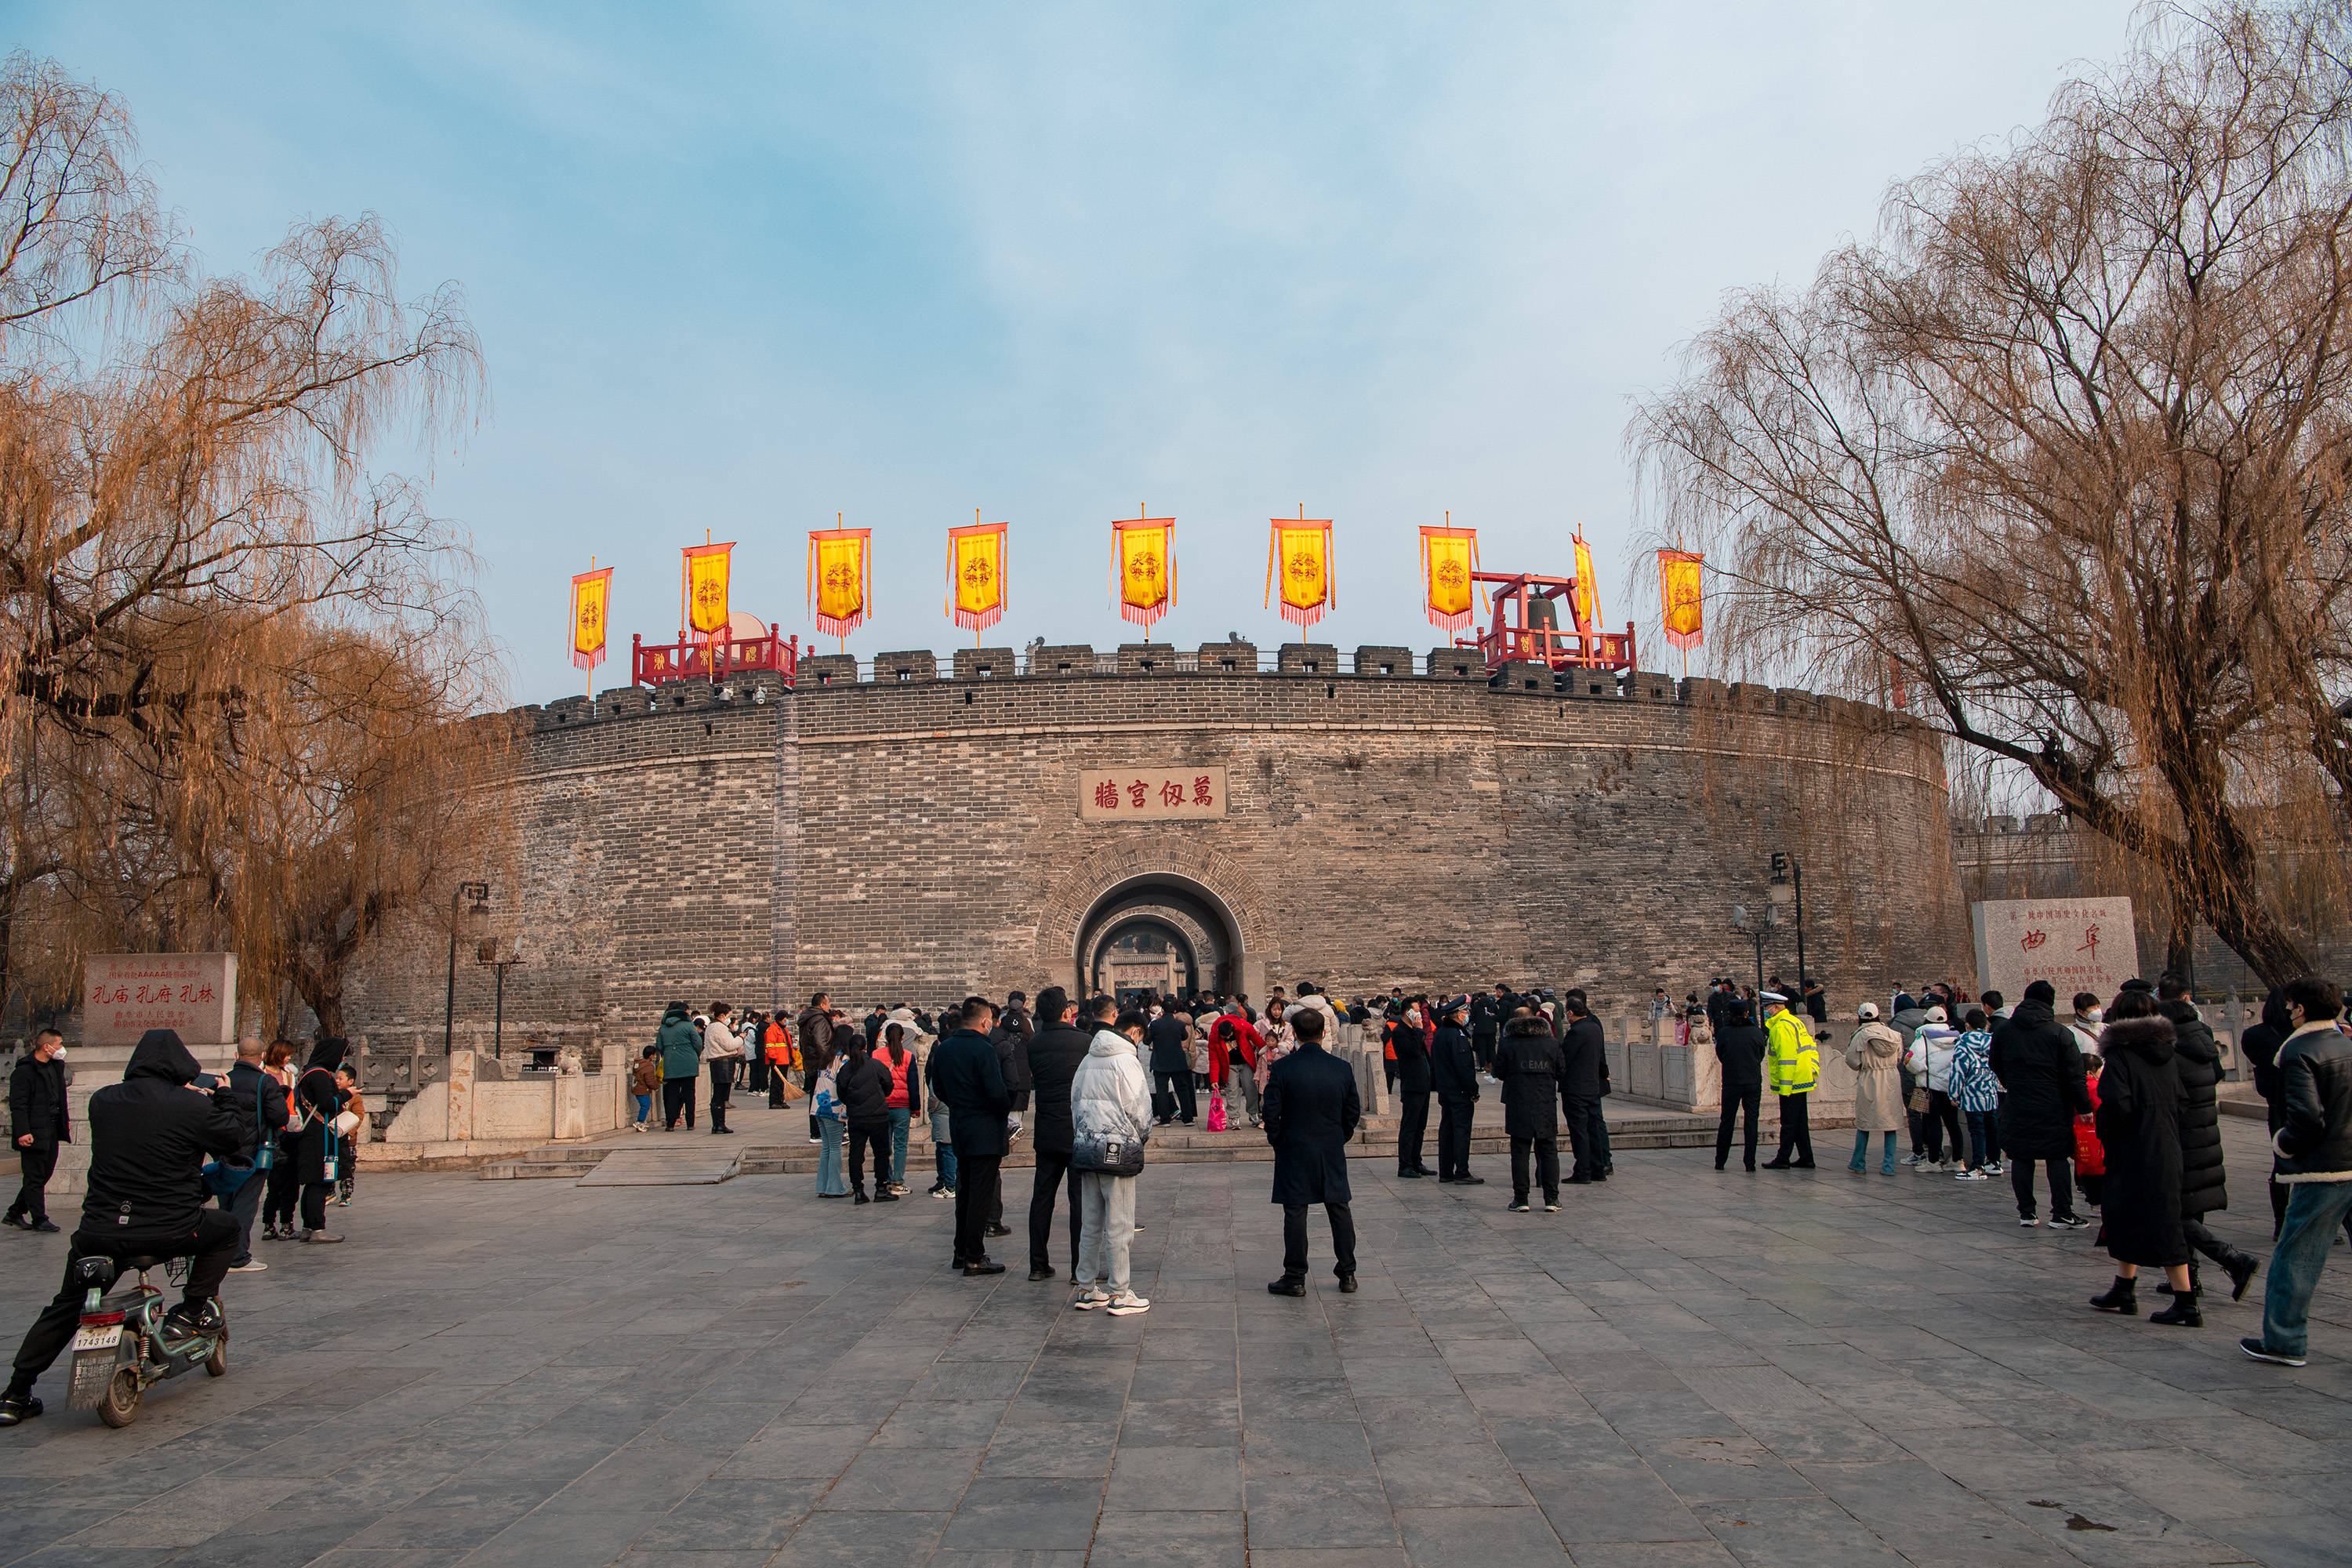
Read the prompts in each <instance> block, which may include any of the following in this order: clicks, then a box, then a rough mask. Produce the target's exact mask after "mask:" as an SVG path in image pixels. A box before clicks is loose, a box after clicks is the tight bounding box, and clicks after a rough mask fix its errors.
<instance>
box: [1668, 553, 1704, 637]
mask: <svg viewBox="0 0 2352 1568" xmlns="http://www.w3.org/2000/svg"><path fill="white" fill-rule="evenodd" d="M1705 561H1706V557H1705V556H1704V555H1695V554H1692V553H1690V552H1687V551H1682V550H1661V551H1659V552H1658V613H1659V616H1660V618H1661V619H1662V620H1664V623H1665V629H1666V640H1667V641H1668V642H1670V643H1672V644H1674V645H1675V647H1678V648H1680V649H1682V650H1683V651H1684V652H1685V653H1688V652H1689V651H1690V650H1691V649H1693V648H1695V647H1698V646H1699V645H1700V644H1701V643H1703V642H1705V641H1706V612H1705V608H1704V606H1703V605H1702V603H1701V599H1702V593H1701V589H1700V585H1699V573H1700V568H1701V565H1702V563H1704V562H1705Z"/></svg>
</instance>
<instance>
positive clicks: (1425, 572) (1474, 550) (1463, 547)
mask: <svg viewBox="0 0 2352 1568" xmlns="http://www.w3.org/2000/svg"><path fill="white" fill-rule="evenodd" d="M1477 570H1478V531H1477V530H1476V529H1475V528H1430V527H1426V526H1424V527H1423V529H1422V531H1421V580H1422V584H1423V589H1424V591H1425V592H1424V595H1423V606H1424V607H1425V608H1426V609H1427V610H1428V612H1429V620H1430V624H1431V625H1432V626H1436V627H1437V628H1438V629H1439V630H1440V631H1448V632H1458V631H1460V630H1461V629H1462V628H1463V627H1465V626H1468V625H1469V624H1470V611H1471V605H1472V603H1473V597H1472V593H1471V580H1470V578H1471V574H1472V573H1474V572H1475V571H1477Z"/></svg>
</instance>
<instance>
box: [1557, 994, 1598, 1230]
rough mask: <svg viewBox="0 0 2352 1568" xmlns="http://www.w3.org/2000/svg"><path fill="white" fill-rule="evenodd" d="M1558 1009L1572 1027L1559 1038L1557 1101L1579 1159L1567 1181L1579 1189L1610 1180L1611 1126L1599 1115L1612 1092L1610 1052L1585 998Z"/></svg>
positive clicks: (1570, 998) (1573, 997)
mask: <svg viewBox="0 0 2352 1568" xmlns="http://www.w3.org/2000/svg"><path fill="white" fill-rule="evenodd" d="M1560 1007H1561V1010H1562V1011H1563V1012H1565V1013H1566V1014H1567V1015H1568V1027H1567V1029H1566V1030H1565V1031H1563V1032H1562V1034H1561V1037H1560V1045H1559V1048H1560V1058H1561V1063H1560V1072H1559V1099H1560V1107H1561V1109H1562V1110H1565V1111H1566V1112H1567V1113H1568V1144H1569V1147H1570V1149H1571V1150H1572V1151H1574V1152H1575V1155H1576V1169H1575V1170H1574V1171H1573V1172H1572V1173H1570V1175H1569V1178H1568V1179H1569V1180H1570V1182H1572V1183H1575V1184H1577V1185H1579V1186H1581V1185H1584V1184H1587V1183H1590V1182H1605V1181H1607V1180H1608V1179H1609V1124H1608V1123H1607V1122H1606V1121H1603V1120H1602V1119H1601V1096H1602V1095H1605V1094H1607V1093H1608V1092H1609V1048H1608V1047H1607V1046H1606V1045H1605V1044H1604V1043H1603V1042H1602V1040H1601V1020H1600V1019H1598V1018H1596V1017H1594V1016H1592V1009H1591V1007H1590V1006H1589V1005H1587V1003H1586V1000H1585V995H1584V993H1583V992H1581V991H1570V993H1569V994H1567V995H1566V996H1565V997H1563V998H1562V999H1561V1002H1560Z"/></svg>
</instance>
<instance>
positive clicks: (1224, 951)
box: [1075, 873, 1244, 1002]
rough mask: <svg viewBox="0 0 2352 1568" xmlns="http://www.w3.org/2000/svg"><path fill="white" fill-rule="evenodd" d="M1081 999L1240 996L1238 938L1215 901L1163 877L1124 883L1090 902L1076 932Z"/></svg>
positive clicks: (1183, 881)
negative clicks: (1207, 993)
mask: <svg viewBox="0 0 2352 1568" xmlns="http://www.w3.org/2000/svg"><path fill="white" fill-rule="evenodd" d="M1075 956H1076V961H1077V962H1076V969H1077V978H1078V984H1079V988H1080V990H1081V992H1082V993H1087V994H1091V993H1095V992H1102V993H1107V994H1111V995H1115V996H1117V997H1118V998H1119V1000H1120V1001H1122V1002H1124V1001H1127V1000H1129V998H1131V997H1134V996H1137V995H1139V994H1142V993H1144V992H1147V991H1149V992H1152V993H1155V994H1170V993H1178V994H1181V993H1184V992H1191V991H1216V992H1221V993H1225V994H1231V993H1232V992H1234V991H1235V990H1239V989H1243V988H1244V984H1243V973H1244V971H1243V967H1242V960H1243V950H1242V935H1241V931H1240V928H1239V926H1238V925H1237V924H1236V923H1235V921H1234V917H1233V914H1232V912H1231V911H1230V910H1227V909H1226V907H1225V905H1224V902H1223V900H1220V899H1219V898H1218V897H1217V896H1216V895H1215V894H1213V893H1212V892H1210V891H1209V889H1206V888H1204V887H1202V885H1201V884H1200V883H1198V882H1194V881H1192V880H1191V879H1188V878H1184V877H1179V876H1174V875H1171V874H1167V873H1159V874H1146V875H1143V876H1139V877H1133V878H1129V879H1127V880H1125V881H1122V882H1120V883H1118V885H1116V886H1114V887H1112V888H1110V889H1106V890H1105V891H1103V892H1102V893H1100V894H1099V895H1097V897H1096V899H1095V900H1094V901H1093V903H1092V904H1091V905H1089V906H1088V908H1087V910H1086V913H1085V914H1084V915H1083V916H1082V917H1081V918H1080V920H1079V921H1078V928H1077V952H1076V955H1075Z"/></svg>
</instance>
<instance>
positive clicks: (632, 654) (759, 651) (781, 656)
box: [629, 626, 801, 687]
mask: <svg viewBox="0 0 2352 1568" xmlns="http://www.w3.org/2000/svg"><path fill="white" fill-rule="evenodd" d="M800 663H801V639H800V638H799V637H796V636H795V637H789V638H787V637H782V636H780V635H778V633H777V630H776V628H775V627H774V626H770V627H769V628H768V635H767V636H766V637H717V638H714V639H713V640H711V641H709V642H705V641H703V640H702V639H701V638H700V637H692V638H689V639H688V640H687V641H685V642H676V643H653V644H650V645H649V644H647V643H646V639H645V638H644V637H631V638H630V639H629V680H630V683H631V684H633V685H636V686H659V685H661V684H662V683H663V682H664V681H668V680H725V679H728V678H729V677H730V676H734V675H743V674H747V673H749V672H750V671H751V670H755V669H765V670H773V671H774V672H775V673H776V674H778V675H781V676H782V677H783V683H784V685H786V686H787V687H789V686H791V685H792V684H793V680H794V679H796V678H797V677H798V675H799V674H800Z"/></svg>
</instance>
